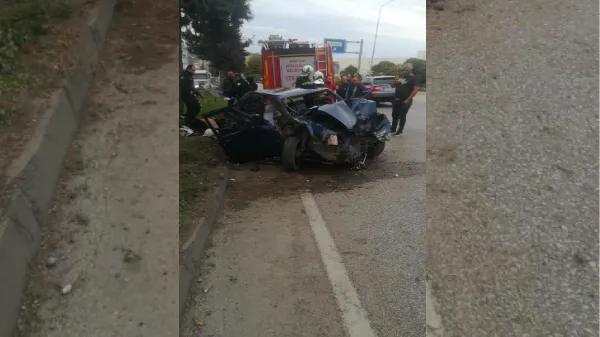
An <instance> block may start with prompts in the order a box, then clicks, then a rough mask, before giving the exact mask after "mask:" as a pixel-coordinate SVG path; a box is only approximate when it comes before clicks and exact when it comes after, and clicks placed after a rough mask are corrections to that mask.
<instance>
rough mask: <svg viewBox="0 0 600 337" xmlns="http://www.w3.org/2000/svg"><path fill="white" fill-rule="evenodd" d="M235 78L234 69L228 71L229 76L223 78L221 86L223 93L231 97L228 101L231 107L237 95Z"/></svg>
mask: <svg viewBox="0 0 600 337" xmlns="http://www.w3.org/2000/svg"><path fill="white" fill-rule="evenodd" d="M235 89H236V86H235V79H234V75H233V71H230V72H228V73H227V77H225V79H224V80H223V85H222V86H221V90H222V91H223V95H224V96H225V97H227V98H229V101H227V104H228V106H229V107H230V108H231V107H232V106H233V99H234V97H235V91H236V90H235Z"/></svg>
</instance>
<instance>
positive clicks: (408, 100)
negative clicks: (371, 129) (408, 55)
mask: <svg viewBox="0 0 600 337" xmlns="http://www.w3.org/2000/svg"><path fill="white" fill-rule="evenodd" d="M412 71H413V65H412V64H411V63H406V64H405V65H404V66H403V67H402V76H401V77H400V78H397V79H395V80H394V83H392V88H396V91H395V93H394V105H393V108H392V133H393V134H394V135H395V136H402V132H404V126H405V125H406V114H408V110H409V109H410V107H411V105H412V102H413V97H415V95H416V94H417V93H418V92H419V81H418V80H417V77H416V76H415V74H413V72H412ZM398 122H400V123H399V124H400V125H398ZM396 127H397V128H396Z"/></svg>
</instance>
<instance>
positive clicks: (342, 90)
mask: <svg viewBox="0 0 600 337" xmlns="http://www.w3.org/2000/svg"><path fill="white" fill-rule="evenodd" d="M349 82H350V78H349V77H348V75H342V78H341V79H340V85H338V87H337V90H336V93H337V94H338V96H340V97H342V98H346V92H347V91H348V85H350V83H349Z"/></svg>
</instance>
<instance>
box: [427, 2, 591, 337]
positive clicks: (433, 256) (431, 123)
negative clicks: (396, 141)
mask: <svg viewBox="0 0 600 337" xmlns="http://www.w3.org/2000/svg"><path fill="white" fill-rule="evenodd" d="M439 2H441V3H442V4H444V5H445V9H444V11H442V12H439V13H432V12H430V13H428V17H427V44H428V46H427V52H428V60H427V61H428V64H427V75H428V85H427V89H428V93H429V95H430V104H429V106H428V112H427V114H428V120H427V217H428V225H427V247H428V254H427V268H428V275H429V277H430V279H431V285H432V289H433V291H432V292H433V294H434V297H435V299H436V302H437V306H436V310H437V314H438V315H434V314H432V315H429V316H428V320H429V319H430V318H436V319H435V320H431V321H430V322H429V323H431V324H430V325H433V326H435V327H436V328H442V329H435V331H430V333H431V336H442V330H443V336H444V337H453V336H460V337H462V336H499V337H500V336H507V337H508V336H531V337H534V336H598V3H597V2H592V1H590V2H585V1H577V0H544V1H542V0H531V1H481V0H463V1H452V0H449V1H438V3H439ZM428 313H429V311H428ZM440 323H441V324H440Z"/></svg>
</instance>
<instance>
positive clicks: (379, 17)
mask: <svg viewBox="0 0 600 337" xmlns="http://www.w3.org/2000/svg"><path fill="white" fill-rule="evenodd" d="M392 1H394V0H389V1H388V2H386V3H384V4H383V5H381V6H380V7H379V16H378V17H377V27H375V41H373V53H371V67H370V68H369V69H371V68H373V59H374V58H375V46H376V45H377V34H378V33H379V19H381V9H382V8H383V6H385V5H387V4H389V3H390V2H392Z"/></svg>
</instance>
